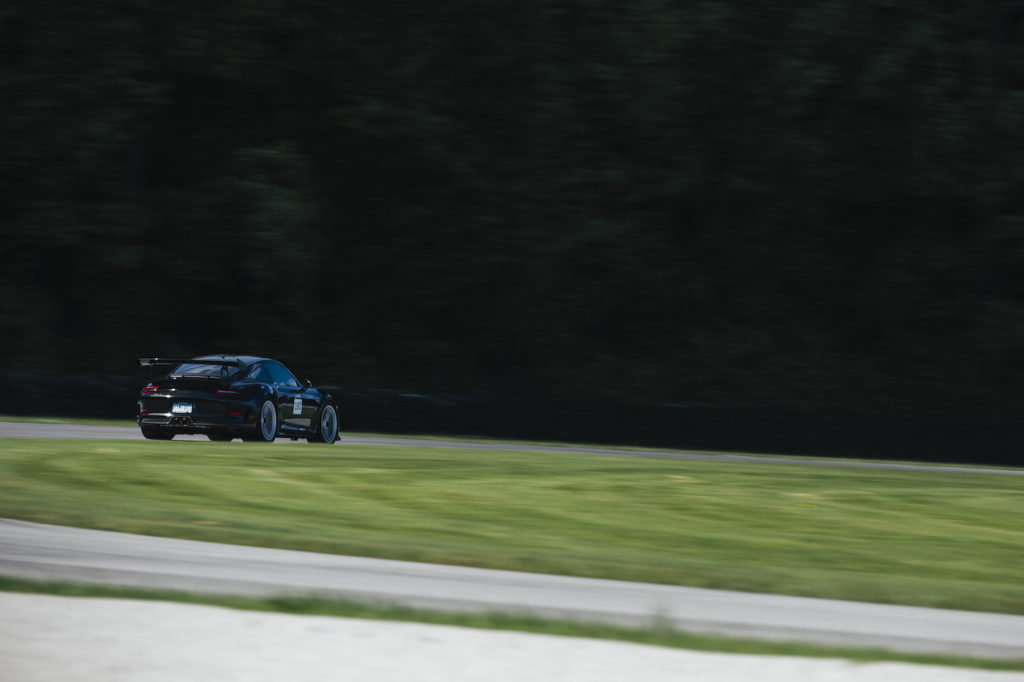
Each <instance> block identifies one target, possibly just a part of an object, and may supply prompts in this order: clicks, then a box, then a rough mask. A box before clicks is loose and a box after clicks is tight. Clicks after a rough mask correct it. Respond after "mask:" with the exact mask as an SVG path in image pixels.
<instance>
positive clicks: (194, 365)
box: [138, 355, 338, 443]
mask: <svg viewBox="0 0 1024 682" xmlns="http://www.w3.org/2000/svg"><path fill="white" fill-rule="evenodd" d="M139 364H140V365H141V366H143V367H153V366H161V365H167V366H171V367H173V369H172V370H171V371H170V372H169V373H168V374H166V375H165V376H163V377H162V378H160V379H158V380H155V381H152V382H150V383H149V384H147V385H146V386H145V388H143V389H142V395H141V396H140V398H139V415H138V421H139V427H140V428H141V429H142V435H143V436H145V437H146V438H152V439H155V440H170V439H171V438H174V436H175V434H179V433H204V434H206V435H207V436H208V437H209V438H210V440H219V441H229V440H231V439H233V438H235V437H241V439H242V440H253V441H264V442H269V441H272V440H274V438H276V437H277V436H282V437H286V438H291V439H293V440H295V439H298V438H306V439H307V440H309V441H310V442H314V441H315V442H318V443H333V442H334V441H336V440H337V439H338V404H337V403H336V402H335V400H334V398H333V397H332V396H331V394H330V392H328V391H326V389H324V390H318V389H316V388H313V386H312V384H311V383H310V382H309V381H307V382H306V383H305V384H300V383H299V381H298V380H297V379H296V378H295V375H293V374H292V373H291V372H289V371H288V369H287V368H286V367H285V366H284V365H282V364H281V363H280V362H278V361H276V360H271V359H270V358H257V357H252V356H248V355H227V356H225V355H205V356H203V357H198V358H192V359H170V358H139Z"/></svg>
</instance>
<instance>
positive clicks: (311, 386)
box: [305, 379, 313, 388]
mask: <svg viewBox="0 0 1024 682" xmlns="http://www.w3.org/2000/svg"><path fill="white" fill-rule="evenodd" d="M305 383H306V388H313V382H312V381H310V380H309V379H306V382H305Z"/></svg>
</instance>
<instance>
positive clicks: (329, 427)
mask: <svg viewBox="0 0 1024 682" xmlns="http://www.w3.org/2000/svg"><path fill="white" fill-rule="evenodd" d="M337 437H338V411H337V410H336V409H335V407H334V405H331V404H329V403H328V404H327V405H324V406H323V409H321V410H320V415H319V416H318V417H317V424H316V433H314V434H313V437H312V438H310V439H309V441H310V442H311V443H333V442H334V439H335V438H337Z"/></svg>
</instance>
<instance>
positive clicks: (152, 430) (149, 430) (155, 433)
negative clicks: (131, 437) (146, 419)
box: [142, 426, 174, 440]
mask: <svg viewBox="0 0 1024 682" xmlns="http://www.w3.org/2000/svg"><path fill="white" fill-rule="evenodd" d="M142 437H143V438H147V439H149V440H170V439H172V438H174V434H173V433H172V432H170V431H164V430H163V429H161V428H160V427H158V426H143V427H142Z"/></svg>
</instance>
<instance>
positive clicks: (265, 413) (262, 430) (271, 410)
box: [246, 400, 277, 443]
mask: <svg viewBox="0 0 1024 682" xmlns="http://www.w3.org/2000/svg"><path fill="white" fill-rule="evenodd" d="M275 438H277V407H275V406H274V401H273V400H264V401H263V404H262V405H260V413H259V415H258V416H257V418H256V428H255V429H253V430H252V433H251V434H250V437H249V438H247V439H246V440H254V441H256V442H258V443H271V442H273V441H274V439H275Z"/></svg>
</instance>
